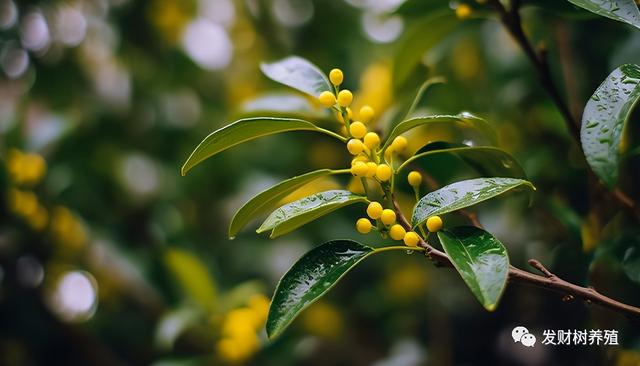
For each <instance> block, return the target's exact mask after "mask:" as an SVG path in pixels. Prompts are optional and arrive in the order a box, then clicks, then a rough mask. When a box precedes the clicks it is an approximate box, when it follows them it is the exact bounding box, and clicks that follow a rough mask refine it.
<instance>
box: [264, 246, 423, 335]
mask: <svg viewBox="0 0 640 366" xmlns="http://www.w3.org/2000/svg"><path fill="white" fill-rule="evenodd" d="M407 249H409V250H422V249H421V248H409V247H406V246H394V247H382V248H378V249H373V248H371V247H369V246H366V245H362V244H360V243H358V242H355V241H353V240H333V241H329V242H326V243H324V244H322V245H320V246H318V247H316V248H314V249H312V250H310V251H309V252H308V253H307V254H305V255H304V256H303V257H302V258H300V259H299V260H298V261H297V262H296V263H295V264H294V265H293V266H292V267H291V268H290V269H289V271H287V273H286V274H285V275H284V276H283V277H282V279H281V280H280V282H279V283H278V286H277V287H276V290H275V292H274V294H273V298H272V299H271V307H270V308H269V316H268V318H267V335H268V336H269V338H271V339H273V338H275V337H277V336H278V335H280V334H281V333H282V331H284V329H285V328H286V327H287V326H289V324H291V322H292V321H293V320H294V319H295V318H296V316H298V314H300V312H301V311H302V310H304V309H306V308H307V307H308V306H309V305H311V304H313V303H314V302H315V301H316V300H318V299H319V298H320V297H321V296H322V295H324V294H325V293H326V292H327V291H329V290H330V289H331V288H332V287H333V286H334V285H335V284H336V283H337V282H338V280H340V279H341V278H342V277H343V276H344V275H345V274H346V273H347V272H348V271H349V270H350V269H351V268H353V267H354V266H355V265H356V264H358V263H359V262H360V261H362V260H363V259H365V258H366V257H368V256H370V255H371V254H376V253H381V252H385V251H389V250H401V251H406V250H407Z"/></svg>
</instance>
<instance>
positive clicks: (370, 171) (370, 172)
mask: <svg viewBox="0 0 640 366" xmlns="http://www.w3.org/2000/svg"><path fill="white" fill-rule="evenodd" d="M377 169H378V164H376V163H374V162H373V161H370V162H368V163H367V178H373V177H375V176H376V170H377Z"/></svg>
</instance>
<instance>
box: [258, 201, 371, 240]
mask: <svg viewBox="0 0 640 366" xmlns="http://www.w3.org/2000/svg"><path fill="white" fill-rule="evenodd" d="M358 202H367V198H366V197H364V196H359V195H356V194H353V193H351V192H349V191H344V190H331V191H325V192H320V193H316V194H312V195H310V196H307V197H304V198H302V199H299V200H297V201H294V202H291V203H288V204H286V205H284V206H282V207H280V208H278V209H276V210H275V211H273V212H272V213H271V214H270V215H269V217H267V219H266V220H265V221H264V222H263V223H262V225H261V226H260V228H259V229H258V230H257V232H258V233H263V232H265V231H268V230H271V238H275V237H278V236H280V235H283V234H286V233H288V232H291V231H293V230H295V229H297V228H299V227H300V226H302V225H304V224H307V223H309V222H311V221H313V220H316V219H317V218H319V217H322V216H324V215H326V214H328V213H330V212H333V211H335V210H337V209H339V208H341V207H345V206H348V205H352V204H354V203H358Z"/></svg>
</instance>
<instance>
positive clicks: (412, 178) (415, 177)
mask: <svg viewBox="0 0 640 366" xmlns="http://www.w3.org/2000/svg"><path fill="white" fill-rule="evenodd" d="M407 181H408V182H409V184H410V185H411V186H412V187H417V186H419V185H420V184H421V183H422V175H421V174H420V173H419V172H416V171H415V170H414V171H412V172H410V173H409V175H407Z"/></svg>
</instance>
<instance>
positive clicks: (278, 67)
mask: <svg viewBox="0 0 640 366" xmlns="http://www.w3.org/2000/svg"><path fill="white" fill-rule="evenodd" d="M260 69H261V70H262V72H263V73H264V74H265V75H266V76H267V77H268V78H269V79H271V80H274V81H277V82H279V83H281V84H284V85H286V86H290V87H292V88H294V89H297V90H300V91H301V92H304V93H307V94H309V95H310V96H312V97H314V98H317V97H318V96H319V95H320V93H322V92H323V91H327V90H333V87H332V86H331V84H330V83H329V80H328V79H327V77H326V76H325V74H324V73H323V72H322V71H321V70H320V69H319V68H318V67H317V66H316V65H314V64H312V63H311V62H309V61H307V60H305V59H304V58H301V57H298V56H290V57H287V58H284V59H282V60H279V61H275V62H271V63H267V62H263V63H262V64H261V65H260Z"/></svg>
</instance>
